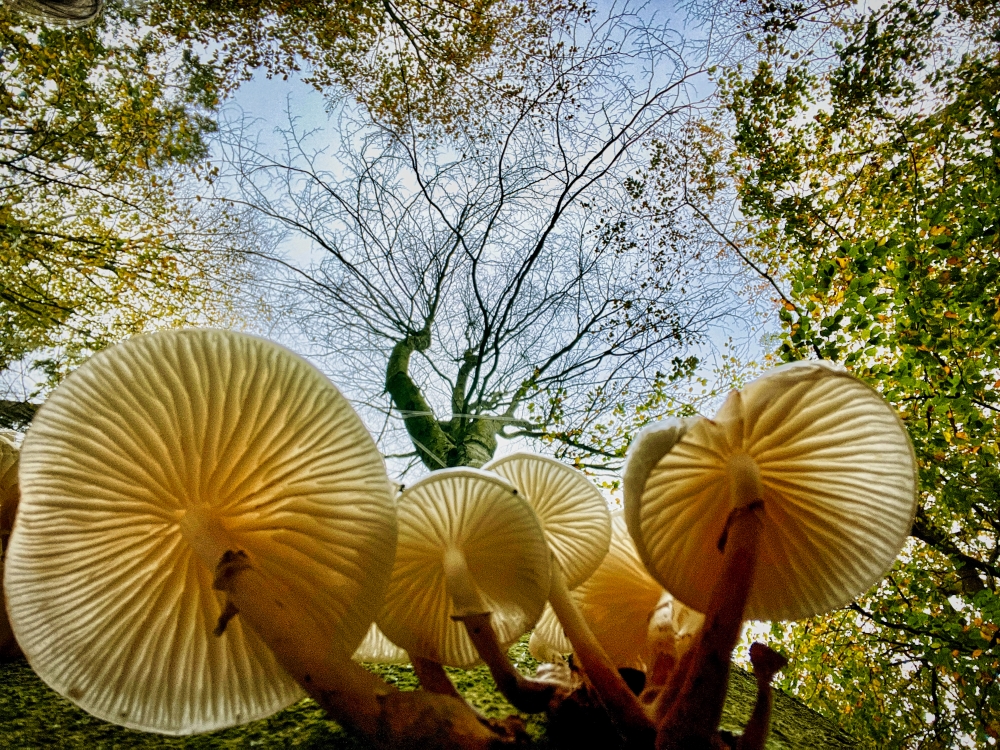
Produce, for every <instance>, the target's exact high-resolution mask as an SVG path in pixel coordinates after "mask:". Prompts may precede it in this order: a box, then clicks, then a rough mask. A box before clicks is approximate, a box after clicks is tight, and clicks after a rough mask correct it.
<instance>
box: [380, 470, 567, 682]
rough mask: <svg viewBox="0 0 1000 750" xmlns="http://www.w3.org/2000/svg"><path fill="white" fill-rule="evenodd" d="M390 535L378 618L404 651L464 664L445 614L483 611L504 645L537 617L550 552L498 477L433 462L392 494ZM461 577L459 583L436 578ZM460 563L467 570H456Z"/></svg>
mask: <svg viewBox="0 0 1000 750" xmlns="http://www.w3.org/2000/svg"><path fill="white" fill-rule="evenodd" d="M398 518H399V543H398V545H397V548H396V563H395V566H394V567H393V571H392V577H391V579H390V582H389V587H388V590H387V591H386V597H385V606H384V607H383V609H382V612H381V614H380V615H379V618H378V625H379V628H380V629H381V630H382V632H383V633H385V634H386V636H388V637H389V639H390V640H391V641H392V642H393V643H395V644H396V645H398V646H400V647H401V648H403V649H405V650H406V651H407V652H408V653H409V654H410V656H412V657H416V656H420V657H423V658H425V659H430V660H432V661H436V662H438V663H440V664H447V665H450V666H454V667H469V666H472V665H473V664H476V663H477V662H478V661H479V654H478V653H477V652H476V649H475V647H474V646H473V644H472V641H471V640H470V639H469V636H468V634H467V633H466V631H465V628H464V626H463V625H462V624H461V623H460V622H455V621H454V620H453V619H452V616H453V615H463V614H474V613H475V612H474V611H473V610H475V609H478V608H479V607H482V609H480V610H479V611H488V612H490V613H492V617H491V623H492V625H493V628H494V630H495V631H496V635H497V640H498V641H499V643H500V645H501V647H503V648H507V647H508V646H509V645H510V644H512V643H513V642H514V641H516V640H517V639H518V638H519V637H520V636H521V635H523V634H524V633H525V632H527V631H528V629H529V628H531V626H532V625H534V624H535V622H536V621H537V620H538V617H539V615H540V614H541V612H542V607H543V605H544V604H545V600H546V597H547V596H548V592H549V575H550V553H549V550H548V547H547V546H546V543H545V537H544V536H543V534H542V529H541V527H540V526H539V524H538V520H537V519H536V518H535V514H534V512H533V511H532V510H531V507H530V506H529V505H528V504H527V502H525V500H524V499H523V498H522V497H521V496H520V495H518V494H517V492H516V490H515V489H514V488H513V487H512V486H511V485H510V484H509V483H508V482H506V481H505V480H503V479H501V478H500V477H498V476H496V475H495V474H491V473H488V472H485V471H480V470H478V469H442V470H441V471H435V472H432V473H431V474H429V475H428V476H426V477H424V478H423V479H421V480H420V481H418V482H416V483H414V484H413V485H411V486H409V487H407V488H406V489H405V490H404V491H403V493H402V494H401V495H400V496H399V500H398ZM454 571H461V573H462V576H463V577H464V583H463V588H462V589H461V590H460V591H454V590H452V591H450V590H449V586H450V583H448V582H446V580H451V579H449V575H451V574H452V573H453V572H454ZM466 572H467V574H468V575H467V576H466V575H465V574H466Z"/></svg>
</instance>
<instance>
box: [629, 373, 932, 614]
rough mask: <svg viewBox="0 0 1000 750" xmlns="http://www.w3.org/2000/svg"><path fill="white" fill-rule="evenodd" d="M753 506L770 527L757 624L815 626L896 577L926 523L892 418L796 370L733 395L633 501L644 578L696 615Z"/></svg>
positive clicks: (851, 385) (869, 395)
mask: <svg viewBox="0 0 1000 750" xmlns="http://www.w3.org/2000/svg"><path fill="white" fill-rule="evenodd" d="M748 459H749V462H748ZM748 467H749V468H748ZM751 489H752V490H753V492H752V493H751ZM748 493H750V494H748ZM753 494H759V495H760V498H759V499H760V500H762V501H763V518H764V525H763V530H762V532H761V537H760V546H759V558H758V563H757V569H756V574H755V578H754V583H753V586H752V589H751V592H750V596H749V600H748V603H747V607H746V617H747V619H763V620H775V619H798V618H803V617H808V616H811V615H814V614H818V613H821V612H826V611H829V610H831V609H835V608H837V607H840V606H843V605H845V604H847V603H848V602H850V601H851V600H853V599H854V598H855V597H856V596H858V595H859V594H860V593H862V592H863V591H865V590H866V589H868V588H869V587H870V586H871V585H873V584H874V583H876V582H877V581H878V580H879V579H881V578H882V576H883V575H885V573H886V571H887V570H888V569H889V568H890V567H891V566H892V563H893V561H894V560H895V557H896V555H897V554H898V553H899V550H900V549H901V548H902V545H903V543H904V541H905V539H906V536H907V534H908V533H909V529H910V526H911V524H912V521H913V518H914V514H915V511H916V461H915V459H914V455H913V450H912V447H911V445H910V441H909V438H908V436H907V434H906V431H905V429H904V427H903V425H902V423H901V422H900V420H899V418H898V417H897V415H896V414H895V412H894V411H893V410H892V408H891V407H890V406H889V405H888V404H886V403H885V401H884V400H883V399H882V398H881V396H879V395H878V394H877V393H876V392H875V391H874V390H872V389H871V388H869V387H868V386H867V385H865V384H864V383H862V382H861V381H859V380H857V379H856V378H854V377H852V376H851V375H849V374H848V373H847V372H846V371H844V370H841V369H839V368H837V367H835V366H831V365H829V364H828V363H821V362H797V363H793V364H791V365H785V366H782V367H779V368H776V369H775V370H772V371H771V372H769V373H767V374H765V375H764V376H762V377H761V378H759V379H758V380H756V381H754V382H753V383H751V384H750V385H748V386H747V387H746V388H745V389H744V390H743V391H742V392H734V393H733V394H731V395H730V398H729V399H728V400H727V402H726V403H725V404H724V405H723V407H722V409H721V410H720V412H719V414H718V415H717V417H716V418H715V419H714V420H708V419H704V418H701V419H698V420H695V421H694V422H692V423H689V426H688V427H687V430H686V432H685V433H684V434H683V436H682V437H681V439H680V440H679V441H677V443H676V444H675V445H674V446H673V448H672V449H671V450H670V451H669V452H667V453H666V454H665V455H664V456H663V457H662V458H661V459H660V460H659V461H658V462H657V463H656V465H655V466H654V467H653V469H652V471H651V472H650V474H649V477H648V479H647V481H646V483H645V486H644V487H643V488H642V491H641V493H635V494H633V495H632V497H627V498H626V517H627V520H628V521H629V528H630V530H631V532H632V535H633V538H634V539H635V541H636V547H637V550H638V552H639V555H640V557H641V558H642V559H643V562H644V563H645V564H646V567H647V568H648V569H649V571H650V572H651V573H652V575H653V576H654V577H655V578H656V579H657V580H658V581H659V582H660V583H661V584H662V585H663V586H664V588H666V589H667V590H668V591H669V592H670V593H671V594H673V595H674V596H675V597H676V598H677V599H679V600H680V601H682V602H683V603H685V604H687V605H688V606H690V607H692V608H694V609H695V610H699V611H704V610H705V609H706V608H707V606H708V599H709V596H710V594H711V592H712V589H713V586H714V584H715V581H716V579H717V578H718V575H719V572H720V570H721V567H722V557H723V556H722V553H721V552H720V549H719V543H720V539H721V538H722V535H723V532H724V529H725V524H726V521H727V519H728V517H729V515H730V512H731V511H732V510H733V508H734V507H736V506H737V505H740V504H745V503H746V501H747V499H748V498H749V497H751V495H753Z"/></svg>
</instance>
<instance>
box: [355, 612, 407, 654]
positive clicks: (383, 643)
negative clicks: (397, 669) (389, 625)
mask: <svg viewBox="0 0 1000 750" xmlns="http://www.w3.org/2000/svg"><path fill="white" fill-rule="evenodd" d="M351 658H352V659H354V661H360V662H372V663H375V664H407V663H409V661H410V657H409V656H408V655H407V653H406V651H404V650H403V649H401V648H400V647H399V646H397V645H396V644H395V643H393V642H392V641H390V640H389V639H388V638H386V637H385V633H383V632H382V631H381V630H379V629H378V625H376V624H375V623H374V622H373V623H372V626H371V627H370V628H369V629H368V634H367V635H365V639H364V640H363V641H361V645H360V646H358V647H357V649H356V650H355V651H354V656H352V657H351Z"/></svg>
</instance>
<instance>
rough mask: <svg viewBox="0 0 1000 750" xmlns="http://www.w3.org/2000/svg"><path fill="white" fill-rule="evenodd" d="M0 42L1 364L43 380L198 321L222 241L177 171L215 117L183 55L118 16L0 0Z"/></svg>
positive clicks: (192, 163)
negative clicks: (58, 17) (33, 369)
mask: <svg viewBox="0 0 1000 750" xmlns="http://www.w3.org/2000/svg"><path fill="white" fill-rule="evenodd" d="M0 46H2V48H3V59H2V62H0V174H2V175H3V180H2V183H0V198H2V200H0V253H2V262H0V268H2V270H0V277H2V282H0V289H2V294H0V311H2V315H3V322H4V335H3V336H2V337H0V371H7V370H9V368H11V367H12V366H14V365H16V364H18V363H19V362H22V361H25V363H26V364H27V365H28V366H31V365H32V364H34V365H36V366H39V365H40V366H41V367H42V369H43V371H44V373H45V374H46V375H47V376H48V377H49V378H55V379H57V378H58V377H60V376H61V374H63V373H64V372H66V370H67V368H68V367H70V366H71V365H72V363H74V362H76V361H79V358H80V357H82V356H85V355H86V354H88V353H89V352H92V351H94V350H96V349H98V348H101V347H102V346H105V345H106V344H107V343H109V342H111V341H114V340H118V339H120V338H122V337H124V336H127V335H129V334H132V333H135V332H138V331H141V330H144V329H145V328H147V327H148V326H150V325H153V324H154V323H155V324H156V325H165V324H169V323H170V321H173V322H182V321H189V320H195V319H199V318H200V319H206V316H207V315H208V314H209V312H210V310H211V309H212V307H213V305H217V304H218V303H221V297H219V296H217V295H216V296H213V295H211V294H210V291H211V290H212V289H213V288H215V287H216V283H217V282H216V281H215V280H214V278H215V277H218V276H220V275H222V274H221V271H222V269H223V267H224V266H223V263H222V262H221V261H222V258H221V257H220V256H222V255H223V254H224V253H225V249H226V248H230V247H231V246H232V243H231V242H230V241H229V240H224V239H223V235H224V234H225V232H226V231H228V230H227V229H226V222H225V221H224V219H223V217H221V216H220V215H218V212H217V211H215V210H214V209H212V210H211V211H209V210H201V209H197V208H193V205H194V204H195V203H196V202H195V201H194V200H193V197H194V196H193V195H188V192H190V191H191V190H193V188H190V187H189V185H190V184H191V182H192V180H190V179H185V178H184V176H183V175H184V173H183V171H182V170H192V169H202V168H203V166H204V159H205V157H206V155H207V150H206V145H205V140H204V138H205V135H206V133H208V132H210V131H211V129H212V127H213V124H212V120H211V119H210V117H209V113H210V107H211V106H212V104H213V102H212V101H211V98H212V93H211V90H210V89H209V90H206V89H205V88H204V87H203V86H201V85H200V75H199V72H200V69H199V67H198V66H197V64H196V63H195V62H194V61H192V60H189V59H184V60H178V59H176V58H174V57H173V56H172V55H170V54H169V53H168V50H167V47H168V45H167V43H166V42H165V41H164V39H163V38H162V37H160V36H158V35H156V34H154V33H152V32H151V31H150V30H149V29H147V28H143V27H142V25H141V24H140V23H139V21H138V19H136V18H132V17H129V16H127V15H126V14H120V15H119V16H111V15H107V16H105V17H104V20H103V22H102V23H101V24H100V25H97V26H94V25H91V26H87V27H85V28H77V29H68V28H65V27H58V26H57V27H51V26H46V25H44V24H40V23H38V22H36V21H34V20H32V17H31V16H27V15H24V14H19V13H17V12H16V11H15V10H13V9H12V8H10V7H8V6H4V7H3V8H0ZM189 198H190V199H191V200H188V199H189ZM209 213H213V214H215V215H213V216H211V217H209V215H208V214H209ZM209 223H210V224H211V225H212V226H211V228H209ZM230 239H231V238H230ZM226 265H228V266H229V267H230V268H232V267H233V265H232V264H231V261H226ZM230 278H235V276H231V277H230ZM22 395H23V394H22Z"/></svg>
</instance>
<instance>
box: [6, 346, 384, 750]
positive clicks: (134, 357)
mask: <svg viewBox="0 0 1000 750" xmlns="http://www.w3.org/2000/svg"><path fill="white" fill-rule="evenodd" d="M21 492H22V499H21V505H20V508H19V510H18V519H17V525H16V527H15V529H14V532H13V534H12V536H11V543H10V548H9V550H8V557H7V569H6V579H5V584H6V590H7V598H8V606H9V610H10V615H11V623H12V625H13V628H14V632H15V634H16V635H17V639H18V641H19V642H20V644H21V646H22V648H23V649H24V652H25V654H26V655H27V657H28V660H29V661H30V663H31V665H32V667H33V668H34V669H35V671H36V672H37V673H38V674H39V676H41V677H42V679H43V680H44V681H45V682H47V683H48V684H49V685H50V686H51V687H53V688H54V689H55V690H56V691H58V692H59V693H61V694H63V695H65V696H67V697H68V698H70V700H72V701H74V702H75V703H77V704H78V705H80V706H81V707H82V708H84V709H86V710H87V711H89V712H90V713H92V714H94V715H96V716H99V717H101V718H104V719H106V720H108V721H112V722H115V723H117V724H122V725H124V726H128V727H132V728H136V729H143V730H148V731H156V732H162V733H165V734H187V733H192V732H201V731H208V730H212V729H217V728H219V727H225V726H230V725H233V724H238V723H243V722H246V721H250V720H252V719H255V718H259V717H263V716H267V715H269V714H271V713H273V712H274V711H276V710H278V709H280V708H282V707H284V706H287V705H289V704H291V703H292V702H294V701H295V700H297V699H299V698H300V697H301V696H302V694H303V691H302V689H301V688H300V686H299V685H297V684H296V682H295V681H294V680H293V679H292V678H291V677H290V676H289V675H288V674H287V673H286V669H285V668H283V667H282V665H279V662H278V659H277V658H276V655H275V653H274V652H273V651H272V649H271V648H269V647H268V645H265V642H264V641H263V640H262V637H261V635H260V634H259V632H258V631H257V630H256V629H254V628H253V627H246V625H247V623H245V622H244V612H243V611H242V608H243V606H246V607H250V608H259V607H260V606H263V603H265V600H267V602H270V603H271V604H273V606H274V607H275V608H278V609H282V608H283V609H284V611H285V615H284V616H285V620H286V621H287V620H289V619H290V620H292V621H295V622H299V623H305V622H307V621H308V622H312V623H322V624H323V629H322V630H319V628H315V629H314V630H316V632H321V633H324V634H327V635H324V636H323V637H324V638H327V637H328V638H330V640H329V641H328V642H327V643H325V644H324V645H323V646H322V648H321V649H320V647H318V646H317V647H316V649H314V650H325V652H329V653H330V654H336V653H342V654H343V657H342V658H343V661H345V662H348V663H349V659H348V656H349V655H350V654H351V653H352V652H353V651H354V649H355V648H356V647H357V646H358V644H359V643H360V642H361V640H362V638H363V637H364V635H365V633H366V632H367V630H368V628H369V625H370V623H371V622H372V620H373V619H374V615H375V612H376V610H377V608H378V606H379V605H380V603H381V596H382V591H383V590H384V587H385V583H386V581H387V580H388V576H389V572H390V570H391V567H392V559H393V552H394V546H395V510H394V507H393V503H392V500H391V496H390V490H389V484H388V479H387V477H386V474H385V469H384V465H383V462H382V459H381V456H380V455H379V453H378V451H377V450H376V448H375V444H374V442H373V441H372V439H371V437H370V435H369V434H368V432H367V430H366V429H365V427H364V425H363V424H362V423H361V420H360V419H359V418H358V417H357V415H356V414H355V413H354V411H353V409H352V408H351V407H350V405H349V404H348V403H347V401H346V400H345V399H344V398H343V396H341V395H340V393H339V392H338V391H337V389H336V388H335V387H334V386H333V384H332V383H330V382H329V381H328V380H327V379H326V378H325V377H324V376H323V375H322V374H321V373H320V372H319V371H318V370H316V369H315V368H313V367H312V366H311V365H309V364H308V363H307V362H305V361H304V360H302V359H300V358H299V357H297V356H295V355H294V354H292V353H291V352H289V351H287V350H285V349H283V348H282V347H280V346H277V345H276V344H273V343H271V342H268V341H265V340H263V339H259V338H255V337H252V336H246V335H242V334H236V333H232V332H225V331H215V330H183V331H167V332H161V333H156V334H152V335H146V336H140V337H136V338H134V339H131V340H130V341H128V342H126V343H124V344H121V345H119V346H116V347H114V348H112V349H109V350H106V351H104V352H101V353H100V354H98V355H96V356H94V357H93V358H91V359H90V360H89V361H88V362H87V363H85V364H84V365H83V366H82V367H80V368H79V369H78V370H77V371H75V372H74V373H73V374H72V375H70V376H69V378H67V379H66V381H65V382H64V383H63V384H62V385H60V386H59V388H57V389H56V390H55V392H54V393H53V394H52V395H51V396H50V397H49V399H48V400H47V401H46V403H45V404H44V405H43V406H42V407H41V409H40V410H39V412H38V414H37V415H36V417H35V419H34V421H33V422H32V424H31V426H30V428H29V430H28V434H27V437H26V438H25V441H24V445H23V450H22V454H21ZM237 552H238V555H237V556H238V557H239V558H240V559H241V560H242V561H243V569H244V570H245V571H247V572H246V573H245V575H244V578H247V577H252V581H253V590H252V592H251V595H250V596H246V597H244V602H245V605H243V604H240V603H239V602H236V601H235V600H234V599H233V598H232V597H230V598H228V599H227V596H226V594H224V593H222V592H221V591H219V590H217V589H214V588H213V582H215V576H216V566H217V565H218V563H219V561H220V560H222V559H223V558H226V557H227V556H229V557H232V556H233V555H234V553H237ZM231 572H232V571H231ZM269 606H270V605H269ZM237 612H239V614H237ZM247 614H248V616H249V615H250V613H247ZM254 616H256V615H254ZM259 619H263V618H259ZM271 619H272V620H273V619H274V618H273V616H272V617H271ZM266 624H267V623H265V625H266ZM213 632H214V633H215V634H213ZM284 637H285V638H289V637H290V634H288V633H285V634H284ZM317 637H319V636H317ZM279 645H280V644H279ZM272 646H273V644H272ZM285 666H286V667H287V664H285ZM358 670H359V671H361V672H363V670H360V668H358ZM341 674H342V675H353V674H354V673H351V672H350V671H349V670H348V669H347V668H345V669H344V670H341ZM349 679H353V678H349ZM345 681H347V680H345ZM363 689H364V690H367V689H368V687H367V683H365V687H364V688H363ZM344 690H345V691H346V690H347V688H344ZM373 700H374V698H373Z"/></svg>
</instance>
